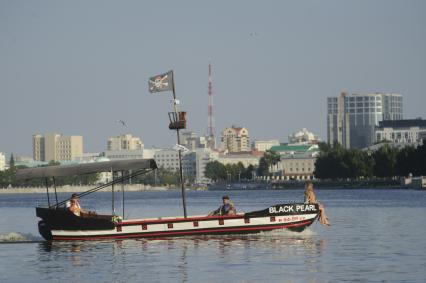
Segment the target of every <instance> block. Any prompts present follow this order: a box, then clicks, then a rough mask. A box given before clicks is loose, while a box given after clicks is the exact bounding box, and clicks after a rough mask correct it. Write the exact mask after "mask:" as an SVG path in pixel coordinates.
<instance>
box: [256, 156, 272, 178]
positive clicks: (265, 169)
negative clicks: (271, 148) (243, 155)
mask: <svg viewBox="0 0 426 283" xmlns="http://www.w3.org/2000/svg"><path fill="white" fill-rule="evenodd" d="M268 174H269V165H268V163H267V162H266V159H265V157H262V158H260V160H259V166H258V167H257V175H258V176H266V175H268Z"/></svg>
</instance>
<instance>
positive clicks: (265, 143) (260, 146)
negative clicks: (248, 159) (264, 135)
mask: <svg viewBox="0 0 426 283" xmlns="http://www.w3.org/2000/svg"><path fill="white" fill-rule="evenodd" d="M277 145H280V142H279V141H278V140H256V141H254V142H253V148H254V150H256V151H260V152H265V151H267V150H269V149H271V147H273V146H277Z"/></svg>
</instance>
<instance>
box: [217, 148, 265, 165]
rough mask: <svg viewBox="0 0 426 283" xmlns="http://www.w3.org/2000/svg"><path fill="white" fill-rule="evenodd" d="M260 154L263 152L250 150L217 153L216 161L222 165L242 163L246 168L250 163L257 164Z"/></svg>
mask: <svg viewBox="0 0 426 283" xmlns="http://www.w3.org/2000/svg"><path fill="white" fill-rule="evenodd" d="M262 156H263V154H255V153H252V152H240V153H228V154H223V155H222V154H221V155H219V158H218V159H217V161H219V162H220V163H222V164H224V165H227V164H231V165H232V164H238V163H242V164H243V165H244V167H246V168H247V167H248V166H250V165H253V166H258V165H259V160H260V158H261V157H262Z"/></svg>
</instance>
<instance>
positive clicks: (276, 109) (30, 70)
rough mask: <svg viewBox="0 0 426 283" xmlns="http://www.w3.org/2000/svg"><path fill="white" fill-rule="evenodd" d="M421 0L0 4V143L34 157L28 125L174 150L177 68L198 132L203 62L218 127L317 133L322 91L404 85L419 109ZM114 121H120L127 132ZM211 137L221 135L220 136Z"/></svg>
mask: <svg viewBox="0 0 426 283" xmlns="http://www.w3.org/2000/svg"><path fill="white" fill-rule="evenodd" d="M425 12H426V1H339V0H337V1H242V0H241V1H96V0H92V1H83V0H80V1H78V0H77V1H60V0H52V1H44V0H41V1H19V0H18V1H16V0H0V106H1V108H0V152H5V153H6V154H7V155H9V154H10V153H14V154H15V155H31V153H32V135H33V134H35V133H52V132H58V133H62V134H64V135H82V136H83V138H84V151H85V152H101V151H103V150H105V148H106V141H107V139H108V138H109V137H111V136H116V135H119V134H123V133H131V134H133V135H135V136H138V137H140V138H141V139H142V141H143V143H144V144H145V147H147V148H150V147H152V146H156V147H171V146H173V145H174V144H176V136H175V133H174V132H172V131H170V130H169V129H168V116H167V112H168V111H171V103H170V100H171V98H172V94H171V93H170V92H162V93H158V94H150V93H149V92H148V85H147V81H148V78H149V77H150V76H153V75H156V74H159V73H163V72H166V71H168V70H174V75H175V87H176V95H177V97H178V99H179V100H180V102H181V105H180V106H181V109H182V110H185V111H187V112H188V128H189V129H191V130H194V131H195V132H197V133H198V134H200V135H204V134H206V132H207V121H208V120H207V102H208V96H207V86H208V64H209V62H211V64H212V71H213V93H214V117H215V130H216V136H218V137H219V136H220V131H221V130H222V129H224V128H225V127H228V126H231V125H238V126H243V127H246V128H247V129H248V130H249V134H250V138H251V139H252V140H255V139H258V140H261V139H279V140H280V141H282V142H286V141H287V137H288V135H289V134H291V133H293V132H295V131H297V130H300V129H301V128H308V129H309V130H310V131H312V132H314V133H316V134H319V135H320V137H322V138H323V139H326V119H327V116H326V97H328V96H337V95H339V93H340V92H342V91H346V92H349V93H369V92H392V93H401V94H402V95H403V99H404V117H405V118H415V117H423V118H426V115H425V106H426V93H425V89H426V17H425ZM117 120H123V121H125V122H126V124H127V128H125V127H123V125H121V124H120V123H118V122H117ZM218 140H219V138H218Z"/></svg>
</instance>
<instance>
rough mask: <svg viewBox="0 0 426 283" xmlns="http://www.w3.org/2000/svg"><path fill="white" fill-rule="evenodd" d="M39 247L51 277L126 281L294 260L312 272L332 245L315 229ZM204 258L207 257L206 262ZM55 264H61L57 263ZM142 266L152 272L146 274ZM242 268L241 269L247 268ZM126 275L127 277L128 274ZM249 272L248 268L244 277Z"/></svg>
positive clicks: (182, 277) (182, 276)
mask: <svg viewBox="0 0 426 283" xmlns="http://www.w3.org/2000/svg"><path fill="white" fill-rule="evenodd" d="M38 245H39V246H38V251H39V252H38V261H39V262H42V263H43V262H45V263H46V264H45V265H46V270H45V271H47V273H48V274H50V275H45V277H46V278H45V279H52V278H58V276H61V278H63V277H64V276H65V277H67V276H72V272H70V273H68V272H65V275H64V274H62V273H64V271H65V270H68V268H69V267H70V266H71V267H72V268H73V270H75V271H77V272H78V273H80V274H85V273H97V274H101V275H98V276H101V277H102V278H103V280H106V281H112V282H121V281H123V282H124V281H125V279H126V278H127V279H129V278H133V279H137V278H139V279H147V281H150V280H154V281H158V280H159V279H166V280H172V281H177V282H188V281H193V279H194V278H193V277H194V274H196V275H198V273H200V272H198V270H197V269H198V268H200V269H205V270H206V272H210V273H212V274H216V276H217V274H218V273H220V272H223V271H224V268H225V269H229V267H228V266H234V267H236V266H239V265H246V266H247V267H249V266H252V267H253V266H263V267H264V268H271V267H273V266H275V267H278V266H280V265H286V264H289V262H294V261H300V262H301V263H303V265H305V268H307V269H308V272H316V271H318V270H319V269H320V268H319V266H318V262H317V259H318V258H319V257H320V255H321V254H322V253H323V252H324V250H325V249H326V248H327V242H326V240H324V239H321V238H320V237H318V236H317V235H315V234H313V233H311V232H306V233H305V232H303V233H295V232H289V231H285V232H273V233H264V234H255V235H233V236H196V237H181V238H166V239H128V240H119V241H113V240H111V241H93V242H92V241H81V242H42V243H39V244H38ZM200 259H202V261H203V264H202V265H201V266H200ZM48 262H50V263H49V264H48ZM55 262H58V263H60V265H61V266H60V267H59V266H55V265H54V264H52V263H55ZM197 266H198V267H197ZM194 268H195V269H196V270H194ZM105 269H107V270H105ZM142 270H144V271H149V273H143V276H142V274H141V272H142ZM229 270H231V269H229ZM229 270H228V271H229ZM236 270H239V271H238V272H241V269H236ZM194 272H195V273H194ZM123 274H126V276H125V277H122V275H123ZM203 274H204V273H203ZM80 276H82V277H78V278H75V277H70V279H72V281H73V282H86V281H87V280H83V279H85V277H84V276H83V275H80ZM210 276H211V275H210ZM244 276H245V273H244V272H242V274H241V275H240V277H243V278H244ZM164 277H165V278H164ZM213 278H214V277H212V278H211V279H213ZM216 278H217V277H216ZM94 279H96V278H94ZM207 279H208V278H207ZM101 281H102V280H101ZM162 281H163V280H162ZM207 281H209V280H207Z"/></svg>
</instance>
